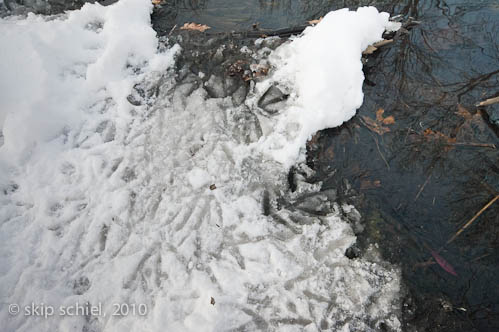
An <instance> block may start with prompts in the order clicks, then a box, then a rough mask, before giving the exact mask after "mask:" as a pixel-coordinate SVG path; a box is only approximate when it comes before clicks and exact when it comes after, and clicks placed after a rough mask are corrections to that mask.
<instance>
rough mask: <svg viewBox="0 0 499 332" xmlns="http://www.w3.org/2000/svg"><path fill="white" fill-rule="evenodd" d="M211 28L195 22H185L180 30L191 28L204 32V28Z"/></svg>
mask: <svg viewBox="0 0 499 332" xmlns="http://www.w3.org/2000/svg"><path fill="white" fill-rule="evenodd" d="M208 29H211V28H210V27H209V26H207V25H204V24H197V23H185V24H184V25H183V26H182V27H181V28H180V30H191V31H200V32H204V31H205V30H208Z"/></svg>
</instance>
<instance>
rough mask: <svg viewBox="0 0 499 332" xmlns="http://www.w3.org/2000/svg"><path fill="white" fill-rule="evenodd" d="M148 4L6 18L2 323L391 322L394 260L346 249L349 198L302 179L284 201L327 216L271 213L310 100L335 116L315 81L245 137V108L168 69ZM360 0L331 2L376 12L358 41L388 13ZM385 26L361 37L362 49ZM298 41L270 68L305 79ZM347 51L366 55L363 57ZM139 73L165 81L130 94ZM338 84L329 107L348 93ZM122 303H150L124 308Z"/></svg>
mask: <svg viewBox="0 0 499 332" xmlns="http://www.w3.org/2000/svg"><path fill="white" fill-rule="evenodd" d="M150 9H151V4H150V2H149V1H142V0H122V1H119V2H118V3H116V4H114V5H111V6H108V7H102V6H100V5H98V4H92V5H89V4H87V5H85V6H84V7H83V8H82V9H81V10H80V11H74V12H71V13H69V14H68V15H67V16H65V17H60V18H57V19H52V20H45V19H44V18H43V17H40V16H34V15H31V16H29V17H28V18H27V19H17V18H10V19H4V20H0V45H1V48H0V72H2V76H1V79H0V84H1V86H0V109H1V110H2V114H3V117H4V121H3V127H2V128H3V129H2V131H3V133H4V136H5V138H4V139H5V143H4V145H3V146H2V147H0V169H1V173H0V174H1V177H2V178H1V179H0V180H1V181H0V189H1V191H0V302H1V303H2V304H1V306H0V321H1V322H2V329H3V330H5V331H33V330H36V331H66V330H67V331H69V330H71V331H73V330H74V331H119V332H121V331H124V330H126V331H149V332H151V331H200V330H203V331H230V330H240V331H273V330H274V331H301V330H305V331H319V330H321V329H327V328H328V329H332V330H352V331H353V330H356V331H358V330H362V331H369V330H373V329H374V328H375V327H376V326H377V324H379V323H380V322H384V323H385V324H386V325H387V326H388V327H391V328H393V329H397V328H398V320H397V312H398V309H397V307H396V302H397V297H398V291H399V274H398V271H397V269H395V268H393V267H392V266H390V265H389V264H387V263H384V262H383V261H381V260H380V258H379V257H378V256H377V253H376V250H375V248H371V250H370V251H369V253H368V256H370V258H369V259H367V258H366V259H356V260H350V259H347V258H346V257H345V255H344V253H345V250H346V249H347V248H348V247H349V246H351V245H352V244H353V243H354V242H355V236H354V234H353V231H352V228H351V226H350V224H349V222H347V221H346V220H345V219H344V217H343V213H347V214H348V213H349V211H350V212H351V211H355V210H354V209H353V208H352V207H347V206H345V207H342V206H339V205H338V204H337V203H335V202H333V201H331V200H330V199H329V198H328V196H327V195H325V194H322V193H317V192H316V191H317V189H318V185H313V186H310V185H309V186H306V185H300V187H299V189H298V190H297V193H296V194H295V196H296V197H295V196H290V198H289V199H290V200H291V201H292V200H293V199H299V197H300V196H299V195H301V194H306V195H308V196H310V197H315V198H317V200H318V201H319V202H322V203H320V207H321V208H324V209H326V210H327V211H328V213H326V214H325V215H306V214H302V213H300V212H299V211H297V210H296V209H293V208H289V209H288V208H287V207H282V208H281V209H280V210H276V209H275V208H273V210H272V211H271V215H269V216H265V215H263V213H262V200H263V199H262V197H264V196H265V195H264V192H270V193H271V194H270V195H271V196H272V195H279V194H283V192H284V188H285V182H286V175H287V173H286V169H285V167H283V164H281V162H284V163H286V162H290V160H296V159H297V157H298V155H297V153H298V150H297V147H298V146H299V144H303V143H304V142H301V140H303V139H305V136H306V135H308V134H306V133H307V132H308V131H311V130H313V129H314V128H316V127H319V125H318V124H317V122H313V123H309V122H307V121H306V120H307V117H306V116H305V115H300V114H299V110H301V111H302V112H303V113H305V114H307V115H308V116H312V115H313V114H314V110H315V112H319V113H320V116H321V117H322V118H323V119H326V118H327V114H325V113H324V112H323V110H321V109H320V107H321V103H320V102H316V103H314V107H313V108H312V109H310V110H309V109H308V107H307V103H308V102H309V101H307V99H306V98H308V97H304V96H307V94H306V93H305V94H303V93H304V92H303V91H304V90H303V89H305V88H306V87H305V85H304V86H303V87H302V90H300V91H301V95H300V96H298V94H296V96H295V97H294V98H292V100H290V101H289V104H288V105H289V108H288V109H285V110H283V112H281V113H280V114H279V115H278V116H277V119H278V121H277V124H276V126H275V128H274V131H272V126H269V127H268V128H270V129H269V130H268V131H267V132H266V136H265V137H264V138H263V140H261V141H259V142H256V139H255V137H256V136H255V135H246V136H244V137H240V131H241V122H240V121H239V119H240V118H238V116H240V114H241V112H251V111H250V110H248V109H247V108H243V107H235V106H234V105H233V104H232V102H231V101H230V98H227V99H223V98H218V99H214V98H208V94H207V92H206V91H205V90H204V88H203V87H202V86H201V87H195V86H190V84H193V83H188V82H187V83H182V84H180V85H177V83H176V81H175V79H174V74H175V73H174V72H173V71H172V69H171V68H170V69H168V68H169V67H171V65H172V64H173V62H174V55H175V54H176V53H177V52H179V49H178V47H173V48H171V49H169V50H166V51H165V52H162V53H158V51H157V46H158V42H157V40H156V38H155V33H154V31H153V30H152V29H151V27H150V21H149V13H150ZM367 12H368V13H369V14H365V16H366V20H365V21H357V17H356V16H351V14H349V12H346V11H343V12H340V14H335V15H337V16H338V17H337V19H342V20H344V22H345V24H347V23H348V26H349V27H354V26H356V25H362V26H363V25H366V27H365V28H364V29H360V30H355V29H354V30H353V31H356V32H355V33H353V34H352V35H350V39H354V40H357V39H362V38H364V37H363V33H366V34H368V33H369V32H370V31H371V29H372V30H376V31H377V32H379V33H381V32H380V31H381V27H380V26H382V25H383V24H385V23H386V22H385V21H386V19H387V17H386V15H385V14H378V13H377V12H375V11H374V10H373V9H369V10H367ZM344 16H345V17H344ZM347 17H348V18H347ZM353 21H355V22H353ZM325 22H328V20H326V19H325ZM380 22H381V23H380ZM383 22H385V23H383ZM371 25H372V26H371ZM325 26H327V25H325ZM316 29H322V28H321V25H319V26H318V27H317V28H316ZM342 29H343V30H342V33H343V34H346V35H349V30H346V29H344V28H343V26H342ZM313 31H314V30H309V31H307V32H306V33H305V36H304V37H303V38H305V40H307V39H306V38H308V37H307V36H314V33H313ZM324 34H325V35H327V34H326V33H324ZM331 34H333V35H334V34H336V32H335V31H331ZM325 35H324V36H323V37H325ZM309 38H310V40H312V41H316V42H319V41H320V40H319V39H318V38H316V37H313V38H312V37H309ZM350 39H347V40H350ZM374 39H376V38H375V36H374V35H373V36H372V38H367V39H366V40H364V39H362V40H363V41H361V42H359V41H357V42H352V43H354V44H355V49H357V48H359V49H361V48H362V47H363V45H364V44H365V43H368V42H369V41H370V40H374ZM293 43H297V44H296V45H300V43H301V42H300V39H296V40H295V41H294V42H293ZM293 43H291V44H289V46H287V47H289V50H290V51H289V52H291V53H293V52H294V53H293V54H294V55H292V56H291V55H290V57H289V60H290V62H289V63H286V64H284V62H282V61H281V62H279V61H278V60H276V62H275V64H276V65H277V66H278V69H277V73H276V74H275V75H276V76H275V81H277V82H282V80H283V79H284V76H285V75H284V73H285V72H288V73H290V75H291V74H293V75H298V76H299V74H298V72H297V69H296V68H295V69H293V66H294V65H297V64H299V63H300V61H302V60H303V59H302V57H304V56H302V55H300V52H301V51H300V50H301V49H302V47H303V46H293V45H294V44H293ZM312 46H314V47H315V44H312V45H309V47H312ZM347 46H348V45H347ZM338 47H339V48H340V46H338ZM352 48H353V46H352ZM285 50H286V48H283V49H281V50H279V51H278V52H277V53H276V59H278V58H281V59H282V56H283V55H282V54H283V52H285ZM335 52H336V51H335ZM352 52H353V51H352ZM353 53H355V52H353ZM332 56H333V57H334V55H332ZM293 59H294V60H293ZM300 59H302V60H300ZM319 60H323V59H322V58H321V59H319ZM351 61H352V68H354V67H355V68H356V67H358V66H360V64H358V65H355V64H354V62H359V63H360V56H358V57H356V58H354V59H351ZM312 69H313V68H312ZM281 70H282V72H281ZM331 71H333V70H332V69H331ZM279 73H281V74H279ZM347 74H349V73H345V75H347ZM283 75H284V76H283ZM300 75H305V74H304V73H302V74H300ZM352 75H355V76H357V75H358V72H355V73H354V74H352ZM291 77H292V76H291ZM303 77H305V76H303ZM292 79H295V78H292ZM296 79H297V78H296ZM320 82H322V83H324V84H326V83H327V80H326V81H320ZM295 83H296V81H295ZM322 83H321V84H322ZM136 84H139V85H140V87H141V88H143V90H144V91H146V93H147V91H150V90H152V91H156V92H157V95H156V96H155V95H151V96H149V97H147V96H146V97H145V98H143V99H141V98H140V96H136V97H134V98H137V99H139V101H140V102H141V104H140V105H138V104H137V103H135V104H136V105H138V106H133V105H132V103H130V102H129V101H128V100H127V97H128V95H129V94H130V93H132V94H134V93H135V92H134V89H133V87H134V85H136ZM281 84H283V85H285V84H288V83H281ZM296 84H297V87H298V88H299V87H300V85H299V84H298V83H296ZM311 84H313V83H311ZM355 87H356V88H358V89H359V90H360V89H361V86H355ZM260 88H261V87H258V86H257V90H258V89H260ZM316 88H317V89H326V88H324V87H323V86H317V87H316ZM332 93H335V92H332ZM358 93H359V91H356V93H355V94H354V95H357V94H358ZM360 93H361V92H360ZM256 94H258V91H257V93H256ZM335 95H336V93H335ZM337 96H338V98H340V99H338V100H333V99H330V100H328V102H330V103H332V105H331V107H337V106H335V105H336V104H337V103H339V104H342V103H347V102H348V103H349V101H346V100H345V99H346V98H345V96H343V95H337ZM303 98H305V99H303ZM349 105H350V104H349ZM355 105H357V104H355ZM322 106H324V105H322ZM341 109H342V108H341V107H340V108H338V109H337V111H339V110H341ZM332 115H334V117H335V118H336V117H337V116H339V115H337V114H336V113H334V112H333V113H331V116H332ZM248 116H249V115H248ZM294 116H296V118H294V119H293V117H294ZM318 116H319V115H318ZM344 118H345V117H343V119H344ZM269 121H274V120H273V119H270V120H269ZM302 122H303V123H302ZM324 122H326V120H324ZM295 123H298V124H299V125H300V126H303V128H306V129H300V130H298V129H296V128H294V126H295V125H294V124H295ZM327 123H328V124H337V122H336V120H335V121H333V120H331V121H330V122H327ZM324 125H325V124H324ZM286 128H287V129H289V134H290V137H286V135H287V134H286V132H285V131H283V129H286ZM317 129H318V128H317ZM309 134H310V133H309ZM283 137H284V138H285V139H282V138H283ZM248 139H250V140H253V143H252V144H253V145H250V147H249V148H248V146H247V145H246V143H245V142H246V140H248ZM272 141H273V142H274V143H276V144H282V146H280V147H277V148H276V146H273V145H272V144H274V143H272ZM300 142H301V143H300ZM288 144H289V146H290V148H289V150H287V148H286V146H287V145H288ZM276 151H277V152H276ZM279 151H285V152H279ZM261 152H263V153H261ZM304 168H306V167H304ZM308 171H310V170H308ZM210 184H215V185H216V189H214V190H210V188H209V186H210ZM319 186H320V185H319ZM283 195H285V194H283ZM308 196H307V197H308ZM342 211H343V212H342ZM212 298H213V299H214V301H215V304H214V305H213V304H212V303H211V302H212V301H211V299H212ZM86 301H88V302H90V303H91V304H93V305H97V304H99V303H100V304H102V307H103V311H104V313H106V315H105V316H104V315H101V316H87V317H84V316H78V317H70V316H60V315H57V314H56V315H55V316H54V317H49V318H47V319H44V318H40V317H27V316H24V315H23V314H22V313H21V314H19V315H14V316H13V315H10V314H9V313H8V306H7V304H9V303H16V304H19V305H21V308H23V307H24V306H26V305H29V304H30V303H32V302H34V303H35V304H40V303H42V302H43V303H45V304H46V305H51V306H53V307H55V308H56V310H57V308H59V307H60V306H62V305H65V306H68V305H74V304H75V303H76V302H77V303H80V304H84V303H85V302H86ZM115 303H116V304H120V303H121V304H123V303H125V304H136V305H138V304H145V305H146V306H147V308H148V312H147V315H146V316H144V317H141V316H139V315H138V314H137V313H136V314H135V315H134V314H132V313H129V314H128V315H126V316H124V317H117V316H113V315H112V313H113V309H115V307H114V306H113V304H115Z"/></svg>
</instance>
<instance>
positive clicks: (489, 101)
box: [476, 97, 499, 106]
mask: <svg viewBox="0 0 499 332" xmlns="http://www.w3.org/2000/svg"><path fill="white" fill-rule="evenodd" d="M497 103H499V97H494V98H489V99H486V100H484V101H481V102H479V103H478V104H477V105H476V106H489V105H492V104H497Z"/></svg>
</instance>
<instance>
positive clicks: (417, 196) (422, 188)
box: [414, 173, 431, 202]
mask: <svg viewBox="0 0 499 332" xmlns="http://www.w3.org/2000/svg"><path fill="white" fill-rule="evenodd" d="M430 178H431V173H430V175H428V177H427V178H426V181H425V182H424V183H423V185H422V186H421V189H419V191H418V194H417V195H416V197H415V198H414V202H415V201H417V200H418V198H419V195H421V193H422V192H423V190H424V187H426V185H427V184H428V181H430Z"/></svg>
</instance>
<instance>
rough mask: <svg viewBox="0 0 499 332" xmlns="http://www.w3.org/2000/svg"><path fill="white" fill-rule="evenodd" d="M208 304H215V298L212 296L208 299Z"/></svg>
mask: <svg viewBox="0 0 499 332" xmlns="http://www.w3.org/2000/svg"><path fill="white" fill-rule="evenodd" d="M210 304H211V305H215V299H214V298H213V297H212V298H211V300H210Z"/></svg>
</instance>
